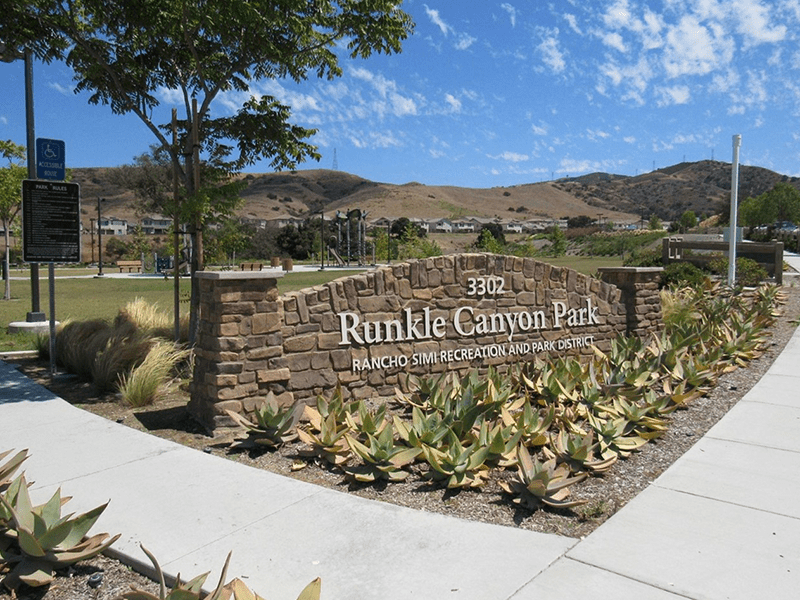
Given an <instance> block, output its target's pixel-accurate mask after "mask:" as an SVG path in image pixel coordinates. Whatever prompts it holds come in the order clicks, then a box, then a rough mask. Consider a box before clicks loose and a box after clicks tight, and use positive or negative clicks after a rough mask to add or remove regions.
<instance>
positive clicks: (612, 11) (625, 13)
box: [603, 0, 631, 29]
mask: <svg viewBox="0 0 800 600" xmlns="http://www.w3.org/2000/svg"><path fill="white" fill-rule="evenodd" d="M630 19H631V11H630V7H629V6H628V0H617V1H616V2H614V4H612V5H611V6H609V7H608V10H606V12H605V14H604V15H603V23H605V25H606V27H610V28H613V29H618V28H621V27H625V26H627V25H628V23H629V22H630Z"/></svg>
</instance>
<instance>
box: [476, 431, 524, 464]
mask: <svg viewBox="0 0 800 600" xmlns="http://www.w3.org/2000/svg"><path fill="white" fill-rule="evenodd" d="M472 439H473V441H474V443H476V444H477V445H478V446H479V447H481V446H485V447H486V448H488V450H489V451H488V454H487V456H486V461H487V462H490V463H492V464H496V465H497V466H499V467H513V466H515V465H516V464H517V444H519V442H520V440H521V439H522V431H521V430H519V429H517V428H515V427H512V426H504V425H503V423H502V421H501V422H496V423H494V425H490V424H489V423H488V422H486V421H484V422H483V423H481V427H480V429H479V430H478V431H477V432H476V433H474V434H473V436H472Z"/></svg>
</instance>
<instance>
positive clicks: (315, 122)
mask: <svg viewBox="0 0 800 600" xmlns="http://www.w3.org/2000/svg"><path fill="white" fill-rule="evenodd" d="M404 9H405V10H406V11H407V12H408V13H410V14H411V16H412V17H413V19H414V21H415V22H416V29H415V32H414V34H413V36H412V37H410V38H409V39H408V40H407V41H406V42H405V44H404V49H403V52H402V54H399V55H394V56H373V57H371V58H370V59H368V60H361V61H356V62H350V61H344V62H343V63H342V66H343V68H344V76H343V77H341V78H339V79H336V80H334V81H332V82H329V81H321V80H311V81H308V82H304V83H302V84H300V85H297V84H295V83H293V82H291V81H290V82H285V81H260V82H255V83H254V84H253V86H252V88H251V92H252V93H254V94H271V95H273V96H276V97H277V98H279V99H280V100H282V101H283V102H286V103H288V104H289V105H291V106H292V107H293V113H294V122H296V123H298V124H300V125H304V126H308V127H314V128H317V129H319V132H318V134H317V135H316V137H315V138H314V139H313V142H314V143H315V144H317V145H318V146H319V149H320V152H321V153H322V155H323V158H322V160H321V161H320V162H319V163H314V162H312V163H310V164H305V165H303V166H302V167H301V168H331V167H332V166H333V161H334V150H335V153H336V159H337V163H338V167H339V169H340V170H342V171H347V172H350V173H354V174H357V175H360V176H362V177H365V178H368V179H371V180H375V181H382V182H387V183H397V184H402V183H406V182H409V181H417V182H420V183H425V184H430V185H458V186H467V187H494V186H507V185H516V184H523V183H533V182H538V181H542V180H549V179H551V178H553V177H556V178H558V177H564V176H574V175H579V174H582V173H588V172H593V171H607V172H612V173H619V174H625V175H636V174H641V173H645V172H648V171H651V170H652V169H653V168H654V166H655V167H656V168H660V167H665V166H668V165H672V164H675V163H678V162H681V161H683V160H687V161H696V160H703V159H710V158H712V157H713V158H715V159H716V160H722V161H725V162H730V161H731V156H732V145H731V139H732V136H733V135H734V134H741V135H742V146H741V162H742V163H743V164H749V165H756V166H761V167H765V168H768V169H772V170H775V171H778V172H780V173H783V174H787V175H800V45H798V35H799V34H798V32H800V0H773V1H769V2H768V1H764V0H663V1H649V2H644V1H639V0H611V1H605V2H598V1H586V0H582V1H578V0H557V1H554V2H544V1H540V0H535V1H534V0H528V1H526V2H522V1H519V0H517V1H510V2H497V1H491V0H457V1H456V0H449V1H444V0H426V1H425V2H421V1H420V0H410V1H406V2H405V3H404ZM34 78H35V84H36V86H35V94H36V100H35V105H36V121H37V122H36V134H37V137H46V138H54V139H61V140H64V141H65V142H66V148H67V150H66V152H67V166H69V167H89V166H115V165H119V164H124V163H127V162H130V161H131V159H132V157H133V156H134V155H136V154H140V153H142V152H144V151H146V150H147V148H148V147H149V145H150V144H151V143H153V141H154V138H152V134H150V133H149V132H148V131H147V130H146V129H145V127H144V126H143V125H142V124H141V123H140V122H139V121H138V120H137V119H136V118H135V117H133V116H117V115H113V114H111V111H110V110H109V109H108V108H107V107H103V106H92V105H89V104H88V102H87V98H88V96H87V94H79V95H75V94H74V93H73V91H72V87H73V82H72V80H71V74H70V71H69V70H68V69H67V67H66V66H64V65H63V64H53V65H43V64H41V63H36V65H35V73H34ZM0 85H2V89H3V96H2V98H3V99H2V103H1V104H0V137H1V138H3V139H13V140H14V141H16V142H18V143H24V141H25V135H24V98H23V67H22V63H21V62H16V63H13V64H2V63H0ZM172 96H173V94H172V93H171V92H170V91H169V90H162V93H161V98H162V100H163V106H164V119H163V120H164V121H166V120H168V118H169V108H171V106H172V104H171V99H172ZM243 99H244V96H243V95H242V94H237V93H231V94H229V95H226V96H225V97H221V98H220V99H219V100H218V101H217V103H216V105H215V106H214V111H215V114H217V115H221V114H227V113H230V112H232V111H233V110H234V109H235V108H236V107H238V106H239V105H240V104H241V102H242V101H243ZM248 170H249V171H251V172H266V171H268V170H269V169H268V167H267V166H265V165H257V166H256V167H255V168H252V169H248Z"/></svg>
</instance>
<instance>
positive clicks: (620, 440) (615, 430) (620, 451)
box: [589, 415, 647, 459]
mask: <svg viewBox="0 0 800 600" xmlns="http://www.w3.org/2000/svg"><path fill="white" fill-rule="evenodd" d="M589 423H590V425H591V427H592V429H593V430H594V432H595V434H596V435H597V441H598V443H599V444H600V456H601V457H602V458H603V459H609V458H611V457H613V456H615V455H616V456H619V457H621V458H626V457H627V456H630V454H631V452H633V451H634V450H638V449H639V448H641V447H642V446H644V445H645V444H646V443H647V440H646V439H645V438H643V437H641V436H640V435H638V434H636V433H634V432H633V425H632V424H631V422H630V421H628V420H626V419H625V418H624V417H619V418H616V419H603V418H601V417H596V416H594V415H589Z"/></svg>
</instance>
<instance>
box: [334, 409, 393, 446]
mask: <svg viewBox="0 0 800 600" xmlns="http://www.w3.org/2000/svg"><path fill="white" fill-rule="evenodd" d="M344 420H345V422H346V423H347V425H348V427H349V428H350V429H351V430H352V431H355V432H357V433H358V434H359V436H360V437H361V438H362V439H365V438H366V437H367V436H370V435H372V436H376V435H379V434H380V433H381V431H383V429H384V428H385V427H386V425H387V424H389V421H388V420H387V418H386V404H381V405H380V406H379V407H378V408H377V409H375V410H374V411H371V410H370V409H369V408H368V407H367V405H366V403H365V402H364V401H363V400H359V401H358V402H357V403H356V404H355V405H353V408H352V410H350V411H348V412H346V413H345V415H344Z"/></svg>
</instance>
